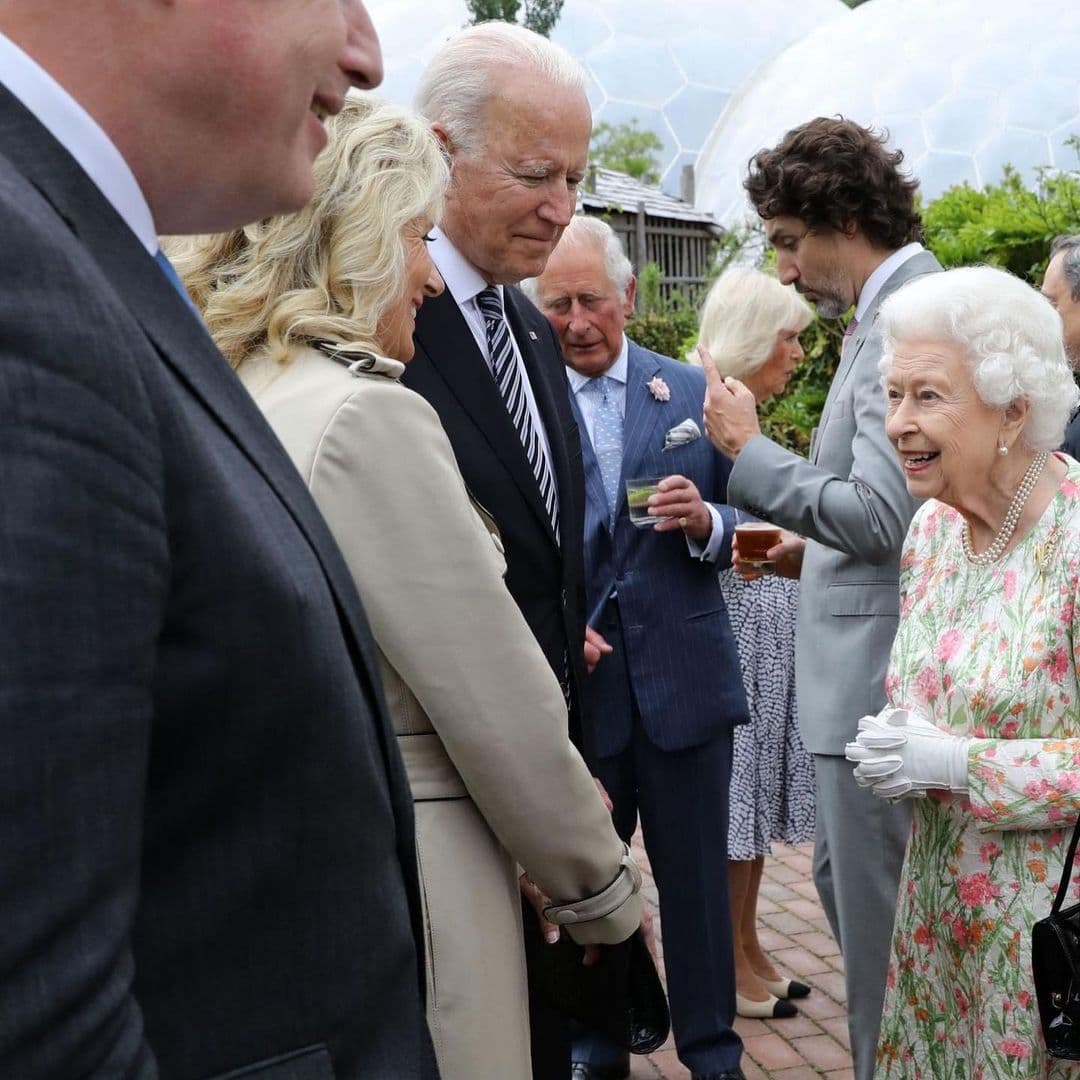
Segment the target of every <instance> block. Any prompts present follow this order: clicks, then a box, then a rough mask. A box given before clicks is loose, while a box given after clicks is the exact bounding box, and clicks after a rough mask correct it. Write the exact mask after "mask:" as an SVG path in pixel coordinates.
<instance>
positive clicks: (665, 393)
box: [645, 375, 671, 401]
mask: <svg viewBox="0 0 1080 1080" xmlns="http://www.w3.org/2000/svg"><path fill="white" fill-rule="evenodd" d="M645 386H646V387H647V388H648V391H649V393H650V394H652V396H653V397H654V398H656V400H657V401H670V400H671V389H670V388H669V387H668V384H667V383H666V382H664V380H663V379H661V378H660V376H659V375H654V376H653V377H652V378H651V379H650V380H649V381H648V382H647V383H646V384H645Z"/></svg>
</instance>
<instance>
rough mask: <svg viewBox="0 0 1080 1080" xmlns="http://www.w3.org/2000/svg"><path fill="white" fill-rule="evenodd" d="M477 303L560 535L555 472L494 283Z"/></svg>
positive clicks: (498, 374) (498, 377) (506, 397)
mask: <svg viewBox="0 0 1080 1080" xmlns="http://www.w3.org/2000/svg"><path fill="white" fill-rule="evenodd" d="M476 302H477V305H478V306H479V308H480V314H481V315H483V317H484V330H485V331H486V333H487V342H488V354H489V356H490V358H491V373H492V375H493V376H494V377H495V384H496V385H497V386H498V388H499V393H500V394H501V395H502V399H503V403H504V404H505V405H506V411H507V412H508V413H509V414H510V421H511V423H512V424H513V425H514V428H515V430H516V431H517V433H518V438H519V439H521V445H522V447H524V449H525V456H526V457H527V458H528V459H529V466H530V468H531V469H532V471H533V476H535V477H536V486H537V487H538V488H539V489H540V498H541V500H542V501H543V503H544V506H545V508H546V509H547V514H548V520H549V521H550V522H551V528H552V530H553V531H554V533H555V539H556V540H558V539H559V496H558V492H557V491H556V489H555V476H554V474H553V473H552V471H551V462H550V461H548V457H547V454H546V453H545V451H544V444H543V442H542V441H541V439H540V435H539V433H538V432H537V430H536V425H535V424H534V423H533V418H532V414H531V413H530V412H529V401H528V398H527V397H526V396H525V386H524V381H523V378H522V374H521V365H520V364H518V361H517V357H516V356H515V355H514V344H513V342H512V341H511V340H510V328H509V327H508V326H507V325H506V319H505V318H504V316H503V305H502V297H501V296H500V295H499V290H498V289H497V288H496V287H495V286H494V285H489V286H488V287H487V288H486V289H484V290H482V291H481V292H480V293H478V294H477V297H476Z"/></svg>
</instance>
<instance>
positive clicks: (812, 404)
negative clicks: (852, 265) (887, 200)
mask: <svg viewBox="0 0 1080 1080" xmlns="http://www.w3.org/2000/svg"><path fill="white" fill-rule="evenodd" d="M1069 145H1071V146H1072V147H1073V149H1074V150H1075V151H1076V152H1077V159H1078V163H1080V137H1078V136H1073V138H1072V139H1070V140H1069ZM922 215H923V225H924V229H925V233H926V236H925V240H924V242H925V244H926V246H927V247H928V248H929V249H930V250H931V251H932V252H933V253H934V254H935V255H936V256H937V258H938V260H939V261H940V262H941V264H942V265H943V266H945V267H947V268H948V267H954V266H972V265H978V264H989V265H991V266H1000V267H1002V268H1003V269H1006V270H1009V271H1010V272H1011V273H1014V274H1016V275H1018V276H1019V277H1022V278H1025V279H1026V280H1027V281H1029V282H1031V284H1032V285H1036V286H1037V285H1039V284H1040V283H1041V281H1042V275H1043V272H1044V271H1045V269H1046V263H1047V259H1048V257H1049V254H1050V244H1051V242H1052V241H1053V239H1054V237H1055V236H1058V235H1059V234H1061V233H1078V232H1080V169H1072V170H1062V171H1052V170H1049V169H1043V170H1041V172H1040V174H1039V177H1038V182H1037V184H1036V186H1035V189H1034V190H1029V189H1028V188H1026V187H1025V186H1024V183H1023V181H1022V180H1021V177H1020V174H1019V173H1018V172H1017V171H1016V170H1015V169H1012V168H1006V169H1005V172H1004V175H1003V176H1002V179H1001V181H1000V182H999V183H997V184H991V185H988V186H987V187H985V188H983V189H981V190H975V189H974V188H971V187H969V186H968V185H966V184H965V185H961V186H958V187H954V188H950V189H949V190H948V191H946V192H944V193H943V194H941V195H940V196H938V197H937V198H936V199H933V200H931V201H930V202H928V203H927V204H926V205H925V206H924V207H923V208H922ZM736 260H738V261H740V262H743V263H746V262H754V263H756V264H757V265H759V266H760V267H761V268H762V269H764V270H766V271H770V272H771V271H772V270H773V266H774V260H773V256H772V253H771V252H770V251H768V250H767V249H766V245H765V238H764V233H763V230H762V229H761V226H760V225H759V224H758V223H757V222H747V223H746V224H744V225H741V226H738V227H736V228H735V229H733V230H731V231H729V232H728V233H727V234H726V236H725V237H724V240H723V241H722V243H721V246H720V250H719V253H718V257H717V262H716V267H715V273H716V274H720V273H721V272H722V271H723V270H724V269H725V268H726V267H727V266H728V265H729V264H730V263H732V262H734V261H736ZM659 283H660V269H659V268H658V267H655V266H652V267H646V268H645V269H644V270H643V271H642V273H641V275H640V280H639V283H638V289H639V296H640V297H641V300H640V301H639V311H638V313H637V314H636V315H635V316H634V318H633V319H632V320H629V321H628V322H627V326H626V332H627V333H628V334H629V335H630V337H632V338H633V339H634V340H635V341H638V342H639V343H640V344H642V345H644V346H646V347H647V348H650V349H654V350H655V351H656V352H659V353H663V354H664V355H665V356H674V357H677V358H678V359H685V357H686V354H687V352H689V351H690V349H691V348H692V347H693V345H694V343H695V341H696V339H697V317H696V312H695V311H694V309H693V307H692V306H691V305H689V304H688V303H686V301H685V300H684V299H683V298H682V297H679V296H677V295H676V296H675V297H674V298H673V299H672V301H670V302H669V303H667V304H665V303H664V301H663V299H662V297H661V293H660V287H659ZM843 325H844V322H843V321H842V320H837V319H832V320H825V319H817V318H815V320H814V321H813V322H812V323H811V324H810V325H809V326H808V327H807V329H806V330H805V331H804V332H803V335H802V345H803V349H804V350H805V352H806V360H805V361H804V362H803V363H802V364H801V365H800V366H799V368H798V369H797V370H796V372H795V375H794V376H793V377H792V380H791V382H790V383H789V384H788V389H787V392H786V393H785V394H784V395H783V396H782V397H779V398H774V399H773V400H772V401H770V402H767V403H766V404H765V405H764V406H763V407H762V409H761V413H760V416H761V426H762V430H763V431H764V432H765V434H766V435H769V436H770V437H771V438H773V439H775V440H776V441H777V442H779V443H780V444H781V445H783V446H787V447H789V448H790V449H792V450H795V451H796V452H798V453H801V454H805V453H807V451H808V449H809V445H810V432H811V431H812V430H813V428H814V426H815V425H816V424H817V422H818V420H819V418H820V416H821V410H822V407H823V406H824V404H825V397H826V395H827V394H828V390H829V383H830V382H831V381H832V377H833V374H834V372H835V371H836V363H837V360H838V359H839V357H840V347H841V345H842V343H843Z"/></svg>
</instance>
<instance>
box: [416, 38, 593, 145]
mask: <svg viewBox="0 0 1080 1080" xmlns="http://www.w3.org/2000/svg"><path fill="white" fill-rule="evenodd" d="M505 69H513V71H514V73H515V75H516V76H520V75H521V74H522V73H527V72H530V71H531V72H532V73H534V74H536V75H539V76H541V77H543V78H544V79H546V80H548V81H549V82H550V83H551V84H552V85H553V86H556V87H561V88H563V89H567V90H580V91H581V92H582V94H584V93H585V82H586V76H585V70H584V69H583V68H582V66H581V65H580V64H579V63H578V62H577V61H576V60H575V59H574V58H573V57H572V56H571V55H570V54H569V53H568V52H567V51H566V50H565V49H564V48H562V47H561V46H560V45H555V44H554V43H553V42H550V41H548V40H547V38H545V37H541V36H540V35H539V34H536V33H533V31H532V30H527V29H525V27H523V26H517V25H515V24H513V23H505V22H484V23H479V24H478V25H476V26H467V27H466V28H465V29H464V30H462V31H461V32H460V33H458V34H455V35H454V37H452V38H451V39H450V40H449V41H448V42H447V43H446V44H445V45H444V46H443V47H442V48H441V49H440V50H439V51H438V52H437V53H436V54H435V57H434V59H433V60H432V61H431V63H430V64H428V66H427V70H426V71H425V72H424V74H423V76H422V77H421V79H420V85H419V86H418V87H417V88H416V95H415V97H414V98H413V105H414V107H415V109H416V111H417V112H418V113H419V114H420V115H421V116H422V117H424V119H425V120H427V121H428V123H432V124H434V123H439V124H441V125H442V126H443V127H444V128H445V129H446V132H447V134H448V135H449V136H450V139H451V141H452V142H453V144H454V147H455V149H457V150H459V151H462V152H464V153H466V154H470V155H474V154H477V153H478V152H479V151H480V149H481V147H482V145H483V142H484V138H483V132H482V131H481V130H480V127H481V125H482V122H483V117H484V114H485V108H486V106H487V103H488V101H490V100H491V97H492V94H493V93H494V76H495V74H496V73H497V72H498V71H500V70H505Z"/></svg>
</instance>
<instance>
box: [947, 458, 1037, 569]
mask: <svg viewBox="0 0 1080 1080" xmlns="http://www.w3.org/2000/svg"><path fill="white" fill-rule="evenodd" d="M1049 456H1050V455H1049V454H1048V453H1047V452H1046V451H1045V450H1041V451H1039V453H1037V454H1036V455H1035V457H1034V458H1032V460H1031V464H1030V465H1029V466H1028V467H1027V472H1025V473H1024V476H1023V479H1022V480H1021V481H1020V486H1019V487H1018V488H1017V489H1016V494H1015V495H1014V496H1013V497H1012V502H1011V503H1009V509H1008V510H1007V511H1006V512H1005V520H1004V521H1003V522H1002V523H1001V528H1000V529H999V530H998V534H997V536H995V537H994V539H993V540H992V541H991V542H990V546H989V547H988V548H987V549H986V550H985V551H983V552H981V553H980V554H978V555H976V554H975V550H974V548H972V546H971V526H970V525H969V524H968V523H967V522H965V523H964V531H963V532H962V533H961V534H960V540H961V543H962V544H963V547H964V555H965V556H966V557H967V561H968V562H969V563H971V564H972V566H989V565H990V564H991V563H995V562H997V561H998V559H1000V558H1001V556H1002V554H1003V553H1004V551H1005V549H1006V548H1007V547H1008V546H1009V541H1010V540H1011V539H1012V537H1013V533H1014V532H1016V526H1017V525H1019V524H1020V515H1021V514H1022V513H1023V512H1024V507H1025V505H1027V501H1028V499H1030V498H1031V493H1032V491H1034V490H1035V485H1036V484H1037V483H1038V480H1039V476H1040V475H1041V474H1042V471H1043V466H1044V465H1045V464H1046V459H1047V458H1048V457H1049Z"/></svg>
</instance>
